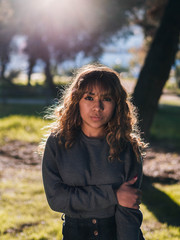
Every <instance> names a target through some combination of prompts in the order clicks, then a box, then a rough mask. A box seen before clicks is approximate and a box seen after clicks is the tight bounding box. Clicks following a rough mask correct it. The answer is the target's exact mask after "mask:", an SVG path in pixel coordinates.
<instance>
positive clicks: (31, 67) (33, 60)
mask: <svg viewBox="0 0 180 240" xmlns="http://www.w3.org/2000/svg"><path fill="white" fill-rule="evenodd" d="M35 62H36V61H35V59H34V58H31V57H30V59H29V68H28V86H31V74H32V70H33V67H34V65H35Z"/></svg>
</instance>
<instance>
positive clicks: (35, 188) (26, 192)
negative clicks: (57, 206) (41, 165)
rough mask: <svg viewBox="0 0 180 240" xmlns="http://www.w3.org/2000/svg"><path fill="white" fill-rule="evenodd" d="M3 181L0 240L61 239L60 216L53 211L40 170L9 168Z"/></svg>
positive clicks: (0, 200)
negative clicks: (47, 198)
mask: <svg viewBox="0 0 180 240" xmlns="http://www.w3.org/2000/svg"><path fill="white" fill-rule="evenodd" d="M6 174H8V175H9V176H11V177H10V178H7V177H6V178H4V179H3V178H2V179H1V181H0V189H1V199H0V219H1V221H0V239H3V240H13V239H20V240H21V239H22V240H33V239H34V240H48V239H61V224H62V222H61V219H60V214H59V213H55V212H53V211H51V210H50V208H49V206H48V204H47V201H46V198H45V194H44V190H43V185H42V179H41V174H40V171H39V170H20V169H8V170H6Z"/></svg>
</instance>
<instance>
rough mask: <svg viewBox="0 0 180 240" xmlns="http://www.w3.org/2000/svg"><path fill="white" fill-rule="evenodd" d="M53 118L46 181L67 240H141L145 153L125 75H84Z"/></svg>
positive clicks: (99, 69)
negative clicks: (60, 215)
mask: <svg viewBox="0 0 180 240" xmlns="http://www.w3.org/2000/svg"><path fill="white" fill-rule="evenodd" d="M54 113H55V121H54V123H53V124H52V125H51V126H50V131H51V133H50V135H49V137H48V139H47V141H46V145H45V150H44V155H43V163H42V173H43V182H44V188H45V192H46V196H47V200H48V203H49V205H50V207H51V208H52V209H53V210H54V211H58V212H62V213H64V214H65V222H64V224H63V236H64V238H63V239H64V240H74V239H75V240H91V239H99V240H121V239H122V240H131V239H132V240H137V239H143V236H142V233H141V230H140V225H141V221H142V215H141V212H140V210H139V204H140V203H141V201H140V195H141V192H140V190H139V187H140V183H141V177H142V162H141V153H140V149H142V148H143V146H144V145H143V142H142V141H141V140H140V137H139V134H138V130H137V128H136V117H135V113H134V107H133V106H132V104H131V103H130V101H129V100H128V99H127V93H126V91H125V89H124V88H123V87H122V85H121V82H120V78H119V74H118V73H117V72H115V71H113V70H112V69H110V68H108V67H106V66H103V65H87V66H85V67H83V68H82V69H80V70H79V72H78V73H77V74H76V76H75V77H74V79H73V82H72V84H71V85H70V87H69V88H68V89H67V91H66V93H65V95H64V98H63V103H62V104H60V105H59V106H57V107H56V108H55V111H54Z"/></svg>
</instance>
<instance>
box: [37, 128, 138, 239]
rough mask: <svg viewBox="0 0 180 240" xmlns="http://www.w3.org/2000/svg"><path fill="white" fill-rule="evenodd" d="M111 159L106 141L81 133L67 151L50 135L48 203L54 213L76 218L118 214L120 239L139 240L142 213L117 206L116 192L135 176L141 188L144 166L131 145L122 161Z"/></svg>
mask: <svg viewBox="0 0 180 240" xmlns="http://www.w3.org/2000/svg"><path fill="white" fill-rule="evenodd" d="M108 156H109V145H108V144H107V142H106V139H105V138H89V137H87V136H86V135H84V134H83V133H82V132H80V133H79V136H78V137H77V140H76V142H75V144H74V145H73V146H72V147H71V148H69V149H66V148H65V147H64V144H61V145H59V144H58V138H57V137H55V136H53V135H50V136H49V138H48V140H47V142H46V147H45V151H44V156H43V163H42V173H43V183H44V188H45V193H46V197H47V200H48V203H49V205H50V207H51V208H52V210H54V211H57V212H62V213H65V214H66V215H67V216H69V217H73V218H91V217H93V218H106V217H111V216H113V215H115V217H116V223H117V237H118V240H121V239H122V240H126V239H127V240H131V239H132V240H136V239H140V238H139V233H140V234H141V231H140V225H141V222H142V214H141V212H140V210H134V209H130V208H125V207H122V206H120V205H118V202H117V198H116V193H115V190H116V189H117V188H118V187H119V186H120V185H121V184H122V183H123V182H124V181H128V180H130V179H132V178H133V177H134V176H135V175H138V181H137V182H136V187H137V186H138V187H139V185H140V182H141V177H142V164H141V163H137V160H136V157H135V154H134V152H133V149H132V146H131V144H128V146H127V147H126V149H125V150H124V151H123V152H122V153H121V154H120V159H121V161H118V160H114V161H113V162H112V163H111V162H109V160H108ZM129 232H131V233H129ZM122 236H123V238H122ZM142 239H143V238H142Z"/></svg>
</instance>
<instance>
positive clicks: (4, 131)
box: [0, 115, 47, 144]
mask: <svg viewBox="0 0 180 240" xmlns="http://www.w3.org/2000/svg"><path fill="white" fill-rule="evenodd" d="M45 125H47V121H45V120H43V119H41V118H39V117H35V116H19V115H12V116H9V117H4V118H1V119H0V143H1V144H3V143H5V142H7V141H12V140H20V141H26V142H40V140H41V138H42V135H43V130H42V128H43V127H44V126H45Z"/></svg>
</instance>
